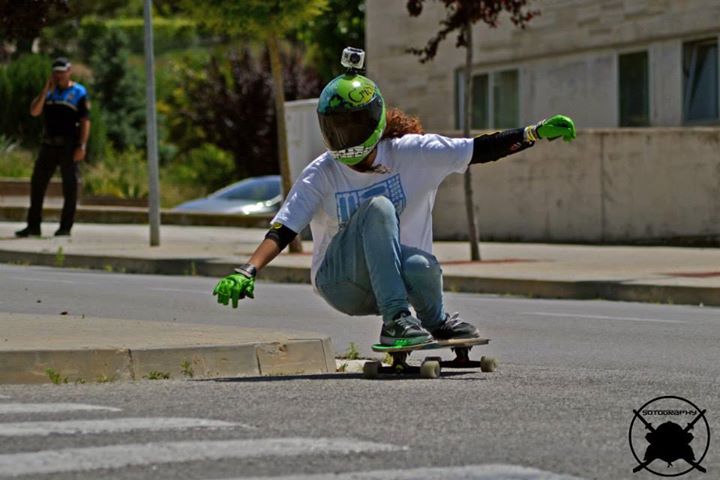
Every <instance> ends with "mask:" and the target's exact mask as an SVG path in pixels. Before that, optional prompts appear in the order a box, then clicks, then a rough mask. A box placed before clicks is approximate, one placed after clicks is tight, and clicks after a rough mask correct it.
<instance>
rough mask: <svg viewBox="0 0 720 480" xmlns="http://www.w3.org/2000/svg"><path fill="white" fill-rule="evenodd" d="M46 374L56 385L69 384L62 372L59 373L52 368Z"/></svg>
mask: <svg viewBox="0 0 720 480" xmlns="http://www.w3.org/2000/svg"><path fill="white" fill-rule="evenodd" d="M45 373H46V374H47V376H48V378H49V379H50V381H51V382H52V383H54V384H55V385H60V384H61V383H68V378H67V377H63V376H62V375H61V374H60V372H57V371H55V370H54V369H52V368H48V369H46V370H45Z"/></svg>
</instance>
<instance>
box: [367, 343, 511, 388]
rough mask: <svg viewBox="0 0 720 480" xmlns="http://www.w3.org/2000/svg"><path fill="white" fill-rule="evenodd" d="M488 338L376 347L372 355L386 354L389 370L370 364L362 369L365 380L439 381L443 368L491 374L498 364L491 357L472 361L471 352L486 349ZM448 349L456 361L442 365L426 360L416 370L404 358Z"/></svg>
mask: <svg viewBox="0 0 720 480" xmlns="http://www.w3.org/2000/svg"><path fill="white" fill-rule="evenodd" d="M488 343H490V340H489V339H487V338H473V339H465V340H463V339H452V340H438V341H434V342H430V343H423V344H420V345H401V346H396V345H381V344H375V345H373V346H372V347H371V348H372V350H373V351H374V352H382V353H388V354H389V355H390V357H391V358H392V363H391V364H390V365H389V366H385V365H383V364H382V363H381V362H379V361H369V362H366V363H365V365H364V366H363V376H364V377H365V378H377V377H378V376H380V374H385V373H387V374H410V375H417V374H419V375H420V376H421V377H422V378H438V377H439V376H440V374H441V371H442V369H443V368H479V369H480V370H481V371H483V372H494V371H495V369H496V368H497V361H496V360H495V359H494V358H491V357H482V358H480V360H479V361H477V360H471V359H470V356H469V353H470V349H471V348H472V347H474V346H478V345H487V344H488ZM440 348H450V349H452V350H453V351H454V352H455V355H456V357H455V359H454V360H450V361H444V360H442V359H441V358H440V357H426V358H425V360H423V362H422V364H421V365H420V366H419V367H416V366H413V365H408V364H407V357H408V355H410V353H412V352H414V351H416V350H437V349H440Z"/></svg>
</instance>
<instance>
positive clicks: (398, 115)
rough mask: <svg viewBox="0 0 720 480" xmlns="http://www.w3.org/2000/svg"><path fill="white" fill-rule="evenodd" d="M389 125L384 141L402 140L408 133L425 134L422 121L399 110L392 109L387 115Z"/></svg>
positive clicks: (384, 134)
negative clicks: (388, 139) (386, 139)
mask: <svg viewBox="0 0 720 480" xmlns="http://www.w3.org/2000/svg"><path fill="white" fill-rule="evenodd" d="M386 118H387V124H386V125H385V131H384V132H383V135H382V139H385V138H400V137H402V136H403V135H407V134H408V133H419V134H423V133H425V129H423V127H422V124H421V123H420V119H419V118H418V117H413V116H410V115H408V114H407V113H405V112H403V111H402V110H400V109H399V108H390V109H388V111H387V113H386Z"/></svg>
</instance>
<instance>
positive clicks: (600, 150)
mask: <svg viewBox="0 0 720 480" xmlns="http://www.w3.org/2000/svg"><path fill="white" fill-rule="evenodd" d="M471 168H472V173H473V185H474V190H475V211H476V213H477V218H478V226H479V231H480V235H481V238H482V239H485V240H491V239H495V240H520V241H543V242H545V241H547V242H634V241H651V242H652V241H659V240H665V239H673V238H678V237H683V238H686V239H703V238H705V239H707V238H708V237H713V238H714V239H715V240H720V128H663V129H656V128H649V129H605V130H583V131H580V132H579V133H578V138H577V140H576V141H575V142H572V143H570V144H566V143H564V142H561V141H556V142H552V143H550V142H540V143H539V144H538V145H536V146H535V147H533V148H532V149H530V150H527V151H525V152H521V153H518V154H516V155H513V156H510V157H506V158H504V159H501V160H499V161H497V162H494V163H490V164H485V165H480V166H473V167H471ZM464 205H465V203H464V194H463V187H462V176H461V175H452V176H451V177H449V178H448V179H447V180H446V181H445V182H444V183H443V184H442V186H441V187H440V190H439V192H438V195H437V200H436V203H435V210H434V220H433V221H434V229H433V230H434V233H435V238H436V239H460V238H467V231H466V220H465V213H464V212H465V207H464ZM448 212H452V214H448Z"/></svg>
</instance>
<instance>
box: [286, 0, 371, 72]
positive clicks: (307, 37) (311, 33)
mask: <svg viewBox="0 0 720 480" xmlns="http://www.w3.org/2000/svg"><path fill="white" fill-rule="evenodd" d="M294 37H295V38H296V39H297V40H298V41H299V42H300V43H301V44H302V45H303V46H304V47H305V48H306V56H307V58H308V60H309V61H310V64H311V65H312V66H313V67H315V68H316V69H317V71H318V73H320V76H321V77H322V79H323V81H324V82H325V83H327V82H329V81H330V80H332V79H333V78H335V77H336V76H338V75H340V74H342V73H345V70H346V69H345V68H344V67H343V66H342V65H340V62H338V58H339V53H340V52H342V50H343V48H345V47H357V48H363V45H365V0H329V1H328V7H327V10H325V11H324V12H323V14H322V15H318V16H317V17H315V18H313V19H312V20H310V21H308V22H307V23H304V24H303V25H301V26H300V27H299V28H298V30H297V32H295V34H294Z"/></svg>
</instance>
